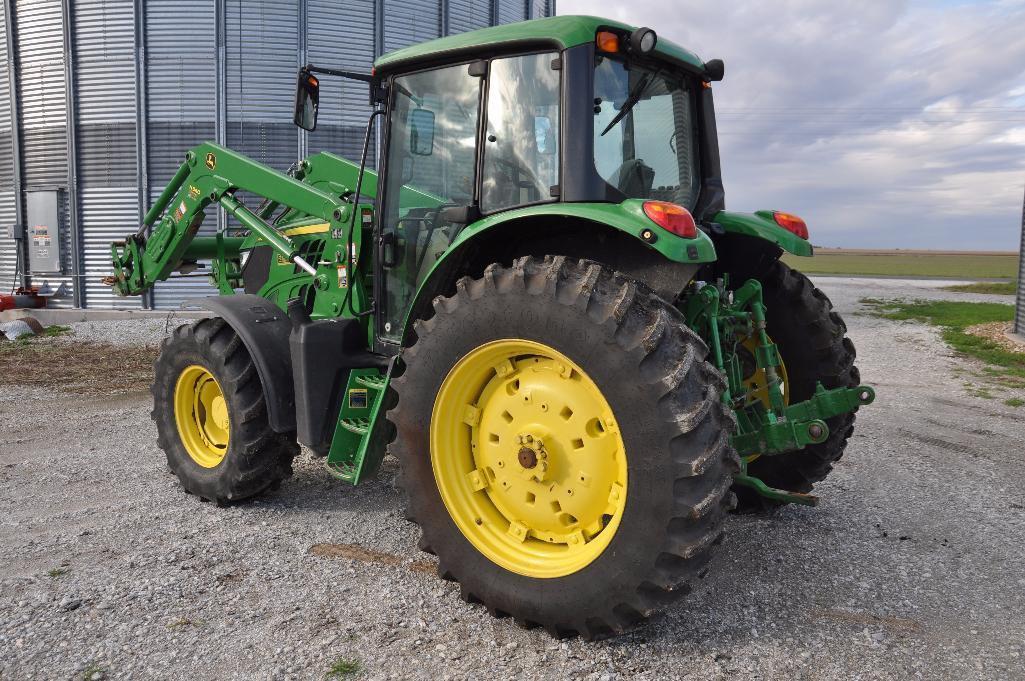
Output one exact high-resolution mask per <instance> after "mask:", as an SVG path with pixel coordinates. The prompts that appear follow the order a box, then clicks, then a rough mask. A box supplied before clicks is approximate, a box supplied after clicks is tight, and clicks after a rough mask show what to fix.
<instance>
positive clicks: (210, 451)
mask: <svg viewBox="0 0 1025 681" xmlns="http://www.w3.org/2000/svg"><path fill="white" fill-rule="evenodd" d="M174 420H175V425H176V426H177V428H178V436H179V438H180V439H181V443H182V446H184V447H185V451H186V453H188V455H189V457H190V458H191V459H192V460H193V461H195V462H196V463H197V464H198V465H200V466H202V467H203V468H214V467H216V466H218V465H220V463H221V461H223V460H224V456H225V454H227V452H228V440H229V438H230V435H231V423H230V419H229V417H228V405H227V402H226V401H225V399H224V392H223V391H222V390H221V386H220V384H219V383H218V382H217V379H216V378H214V375H213V374H212V373H210V371H209V370H208V369H207V368H206V367H203V366H200V365H198V364H193V365H191V366H188V367H185V369H183V370H182V372H181V374H179V376H178V381H177V383H175V387H174Z"/></svg>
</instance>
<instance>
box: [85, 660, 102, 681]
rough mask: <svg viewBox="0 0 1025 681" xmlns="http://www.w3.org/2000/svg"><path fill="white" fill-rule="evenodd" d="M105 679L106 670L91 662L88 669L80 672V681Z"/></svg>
mask: <svg viewBox="0 0 1025 681" xmlns="http://www.w3.org/2000/svg"><path fill="white" fill-rule="evenodd" d="M105 678H107V670H106V669H104V668H103V667H101V666H99V665H98V664H96V663H95V662H91V663H90V664H89V666H88V667H86V668H85V669H84V670H82V681H98V680H99V679H105Z"/></svg>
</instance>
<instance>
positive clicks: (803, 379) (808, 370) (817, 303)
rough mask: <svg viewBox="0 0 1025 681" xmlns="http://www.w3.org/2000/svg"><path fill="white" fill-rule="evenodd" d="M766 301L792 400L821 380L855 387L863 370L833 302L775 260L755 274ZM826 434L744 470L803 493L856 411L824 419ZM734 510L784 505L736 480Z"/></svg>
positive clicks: (840, 443) (841, 442)
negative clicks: (759, 274) (739, 483)
mask: <svg viewBox="0 0 1025 681" xmlns="http://www.w3.org/2000/svg"><path fill="white" fill-rule="evenodd" d="M759 280H760V281H761V284H762V292H763V294H762V295H763V300H764V302H765V306H766V331H767V332H768V334H769V336H770V337H771V338H772V340H773V341H774V342H775V343H776V345H777V347H778V348H779V354H780V358H781V359H782V360H783V365H784V367H785V371H786V393H787V398H788V400H789V402H790V404H794V403H797V402H802V401H804V400H807V399H809V398H810V397H812V395H813V394H814V392H815V386H816V385H817V384H818V383H819V382H821V383H822V385H823V386H825V387H826V388H827V389H832V388H841V387H843V388H853V387H855V386H857V385H859V384H860V382H861V376H860V374H859V372H858V368H857V367H856V366H854V359H855V350H854V344H853V343H852V342H851V340H850V339H849V338H847V335H846V334H847V326H846V325H845V324H844V321H843V319H841V318H840V315H838V314H837V313H836V312H834V311H833V304H832V303H831V302H830V301H829V298H828V297H826V294H825V293H823V292H822V291H820V290H819V289H818V288H816V287H815V285H814V284H812V282H811V280H810V279H808V277H806V276H804V275H803V274H801V273H800V272H798V271H797V270H794V269H791V268H790V267H788V266H787V265H785V264H784V263H782V262H779V261H776V262H774V263H773V264H772V265H771V266H770V267H769V269H768V271H767V272H765V274H763V275H762V276H760V277H759ZM826 425H827V426H829V437H828V438H827V439H826V440H825V441H824V442H821V443H819V444H815V445H808V446H807V447H805V448H804V449H801V450H798V451H795V452H789V453H786V454H777V455H774V456H762V457H759V458H757V459H755V460H754V461H752V462H750V463H749V464H748V473H749V474H750V475H753V476H754V477H756V478H760V479H761V480H762V481H763V482H765V483H766V484H767V485H768V486H769V487H775V488H778V489H784V490H788V491H791V492H801V493H805V494H807V493H808V492H811V491H812V487H813V486H814V484H815V483H817V482H819V481H821V480H824V479H825V478H826V476H827V475H829V472H830V471H831V470H832V469H833V464H834V463H836V462H837V461H838V460H839V459H840V457H842V456H843V453H844V449H845V448H846V447H847V440H848V439H849V438H850V437H851V434H852V433H853V432H854V414H853V413H851V414H842V415H840V416H835V417H833V418H831V419H827V420H826ZM734 489H735V491H736V493H737V499H738V504H737V510H738V512H746V513H751V512H759V511H770V510H772V509H775V508H777V507H779V506H780V505H782V502H778V501H774V500H772V499H769V498H767V497H763V496H760V495H759V494H757V493H756V492H755V491H754V490H752V489H751V488H749V487H741V486H739V485H738V486H736V487H735V488H734Z"/></svg>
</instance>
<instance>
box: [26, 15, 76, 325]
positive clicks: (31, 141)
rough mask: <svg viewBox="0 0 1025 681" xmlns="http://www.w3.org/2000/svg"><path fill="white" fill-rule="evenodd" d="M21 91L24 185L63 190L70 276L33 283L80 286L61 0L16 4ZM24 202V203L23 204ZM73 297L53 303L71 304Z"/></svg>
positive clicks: (66, 262) (64, 252)
mask: <svg viewBox="0 0 1025 681" xmlns="http://www.w3.org/2000/svg"><path fill="white" fill-rule="evenodd" d="M15 16H16V29H17V30H16V37H17V41H16V49H17V57H18V71H17V72H18V84H17V85H18V92H17V94H16V95H15V98H14V99H15V101H16V102H17V103H18V107H19V118H20V120H21V130H22V135H21V143H22V148H21V158H22V181H23V185H22V189H23V190H24V191H32V190H37V189H62V190H64V191H62V192H61V194H60V196H61V197H62V201H63V205H62V206H61V209H60V214H61V216H62V220H63V224H62V225H61V227H60V232H61V241H62V244H61V247H62V248H61V251H62V263H61V265H62V268H63V271H64V272H65V273H67V275H68V276H63V277H62V276H52V275H40V276H36V277H33V283H35V284H40V283H43V282H48V283H49V284H50V285H51V286H52V287H54V288H56V287H57V286H59V285H60V284H61V283H64V284H66V285H67V286H68V288H69V289H72V287H73V286H74V285H75V282H74V277H73V276H71V274H72V272H73V268H72V265H73V263H72V244H71V241H72V234H71V230H70V229H69V228H68V223H69V213H68V193H67V189H68V145H67V139H68V131H67V120H68V119H67V106H66V103H67V102H66V90H65V77H64V70H65V64H64V23H63V11H62V8H61V0H18V2H17V3H16V4H15ZM23 205H24V204H23ZM73 304H74V301H73V298H72V297H71V296H66V297H63V298H54V299H52V300H51V302H50V305H51V306H52V307H71V306H72V305H73Z"/></svg>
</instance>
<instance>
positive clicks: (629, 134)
mask: <svg viewBox="0 0 1025 681" xmlns="http://www.w3.org/2000/svg"><path fill="white" fill-rule="evenodd" d="M691 94H692V93H691V92H690V89H689V85H688V82H687V80H686V79H685V78H683V77H682V76H681V75H679V73H678V72H676V71H674V70H672V69H671V68H670V67H668V66H667V67H666V68H665V69H662V70H655V69H648V68H642V67H639V66H636V65H630V64H627V63H625V62H621V61H617V60H615V59H610V58H608V57H603V56H601V55H596V56H595V68H594V104H595V106H594V165H595V167H596V168H597V170H598V174H599V175H601V176H602V178H604V179H605V181H606V182H608V183H609V184H610V185H612V186H613V187H615V188H616V189H618V190H619V191H620V192H621V193H622V194H623V196H624V198H628V199H657V200H660V201H671V202H673V203H677V204H680V205H681V206H686V207H687V208H693V206H694V203H695V201H696V200H697V196H698V190H699V189H700V183H699V178H698V168H697V135H696V130H695V128H694V115H693V114H694V111H693V109H694V104H693V101H694V100H693V97H692V96H691Z"/></svg>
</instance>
